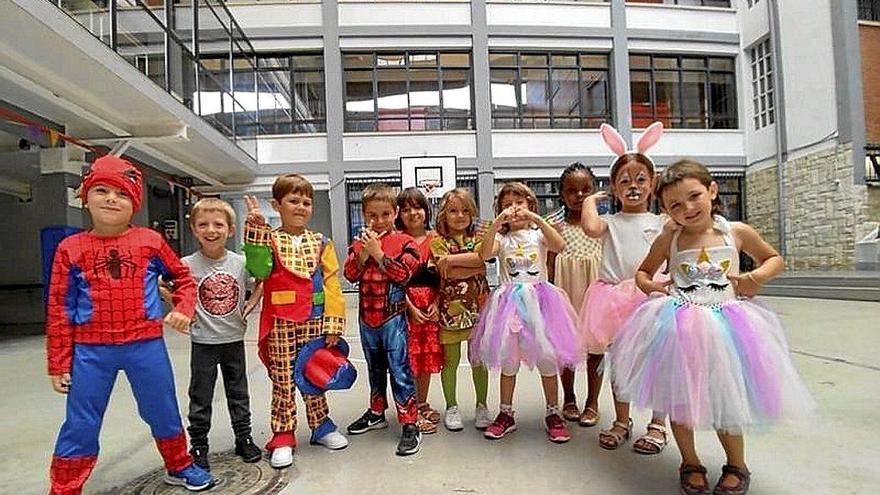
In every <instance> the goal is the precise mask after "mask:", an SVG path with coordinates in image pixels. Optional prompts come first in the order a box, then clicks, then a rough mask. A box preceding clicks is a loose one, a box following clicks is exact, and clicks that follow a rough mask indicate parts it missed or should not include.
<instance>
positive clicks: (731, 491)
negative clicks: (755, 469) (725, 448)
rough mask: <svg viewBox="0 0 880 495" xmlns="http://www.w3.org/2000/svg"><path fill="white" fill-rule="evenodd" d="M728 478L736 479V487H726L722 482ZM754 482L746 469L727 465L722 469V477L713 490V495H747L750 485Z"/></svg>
mask: <svg viewBox="0 0 880 495" xmlns="http://www.w3.org/2000/svg"><path fill="white" fill-rule="evenodd" d="M726 476H733V477H734V478H736V482H737V483H736V485H735V486H724V485H722V484H721V482H722V481H723V480H724V478H725V477H726ZM751 482H752V473H751V472H749V470H748V469H746V468H740V467H736V466H731V465H730V464H725V465H724V466H722V467H721V477H720V478H718V483H716V484H715V489H714V490H712V493H713V495H745V494H746V493H748V492H749V484H750V483H751Z"/></svg>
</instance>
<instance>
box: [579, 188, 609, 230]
mask: <svg viewBox="0 0 880 495" xmlns="http://www.w3.org/2000/svg"><path fill="white" fill-rule="evenodd" d="M607 197H608V193H607V192H605V191H599V192H597V193H596V194H591V195H589V196H587V197H586V198H585V199H584V205H583V209H582V210H581V228H583V229H584V232H585V233H586V234H587V235H588V236H590V237H592V238H593V239H598V238H600V237H602V236H604V235H605V233H606V232H608V222H606V221H605V220H603V219H602V217H601V216H600V215H599V208H597V207H596V202H597V201H599V200H601V199H605V198H607Z"/></svg>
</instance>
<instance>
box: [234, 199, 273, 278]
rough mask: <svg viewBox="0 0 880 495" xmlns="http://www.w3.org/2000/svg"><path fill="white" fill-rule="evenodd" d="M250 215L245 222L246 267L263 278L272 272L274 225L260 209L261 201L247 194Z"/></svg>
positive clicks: (252, 273) (246, 202)
mask: <svg viewBox="0 0 880 495" xmlns="http://www.w3.org/2000/svg"><path fill="white" fill-rule="evenodd" d="M244 202H245V204H246V205H247V209H248V215H247V220H245V223H244V246H243V247H242V249H243V251H244V258H245V267H246V268H247V271H248V272H250V274H251V275H253V276H254V278H256V279H259V280H263V279H266V278H268V277H269V275H270V274H271V273H272V268H273V263H274V260H273V259H272V238H271V235H272V227H270V226H269V224H268V223H266V217H264V216H263V212H262V210H261V209H260V203H259V201H257V199H256V198H255V197H253V196H245V197H244Z"/></svg>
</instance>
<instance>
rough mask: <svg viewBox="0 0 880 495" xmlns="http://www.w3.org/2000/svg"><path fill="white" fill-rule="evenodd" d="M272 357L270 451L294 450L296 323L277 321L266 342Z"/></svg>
mask: <svg viewBox="0 0 880 495" xmlns="http://www.w3.org/2000/svg"><path fill="white" fill-rule="evenodd" d="M266 346H267V349H268V354H269V379H270V380H271V381H272V402H271V406H270V421H269V423H270V424H269V426H270V427H271V429H272V433H273V437H272V438H271V439H270V440H269V443H268V444H267V445H266V448H267V449H268V450H270V451H271V450H274V449H276V448H280V447H295V446H296V438H295V437H294V434H293V432H294V431H295V430H296V397H295V396H294V387H293V363H294V360H295V359H296V324H295V323H293V322H290V321H286V320H281V319H278V318H275V319H274V321H273V323H272V329H271V330H270V331H269V336H268V337H267V339H266Z"/></svg>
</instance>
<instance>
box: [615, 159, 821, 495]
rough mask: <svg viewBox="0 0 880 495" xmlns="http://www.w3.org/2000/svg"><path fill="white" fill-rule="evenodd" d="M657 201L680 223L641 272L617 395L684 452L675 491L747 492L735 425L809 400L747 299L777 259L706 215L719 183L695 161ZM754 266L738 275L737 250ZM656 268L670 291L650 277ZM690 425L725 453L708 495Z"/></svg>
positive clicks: (775, 333)
mask: <svg viewBox="0 0 880 495" xmlns="http://www.w3.org/2000/svg"><path fill="white" fill-rule="evenodd" d="M657 195H658V197H659V198H660V200H661V203H662V205H663V207H664V209H665V210H666V212H668V213H669V215H670V216H671V217H672V219H673V220H674V221H675V222H676V223H677V224H678V225H679V226H680V228H679V229H676V230H668V231H664V232H663V233H662V234H661V235H660V236H659V237H658V238H657V240H656V241H654V244H653V245H652V246H651V250H650V252H649V253H648V256H647V257H646V258H645V260H644V262H642V265H641V267H639V272H638V274H637V275H636V283H637V284H638V286H639V288H640V289H641V290H642V291H643V292H645V293H646V294H653V295H657V296H660V297H652V298H649V299H648V300H647V301H646V302H645V303H644V304H642V305H641V306H640V307H639V309H638V311H637V312H636V313H635V314H634V315H633V317H632V318H631V319H630V320H629V322H628V323H627V324H626V326H625V328H624V329H623V330H622V331H621V333H620V334H619V335H618V336H617V339H616V340H615V343H614V346H612V348H611V350H610V352H609V359H610V361H611V370H612V382H613V383H614V386H615V389H616V390H617V393H618V395H619V396H620V397H621V398H624V399H626V400H630V401H632V402H634V403H635V404H636V406H638V407H645V408H652V409H654V410H662V411H666V412H667V413H668V414H669V417H670V420H671V423H672V433H673V435H674V437H675V441H676V443H677V444H678V448H679V450H680V451H681V455H682V464H681V467H680V469H679V479H680V487H681V493H684V494H687V495H693V494H709V493H714V494H716V495H733V494H744V493H746V492H747V491H748V488H749V481H750V473H749V470H748V468H747V467H746V463H745V452H744V444H743V436H742V435H743V434H742V432H743V429H744V428H745V427H749V426H754V425H763V424H767V423H773V422H777V421H780V420H787V419H795V418H799V417H803V416H805V415H807V414H808V413H809V412H810V411H811V410H812V409H813V401H812V399H811V397H810V394H809V392H808V391H807V389H806V387H805V386H804V384H803V383H802V382H801V379H800V378H799V376H798V373H797V371H796V370H795V368H794V366H793V364H792V362H791V359H790V357H789V351H788V344H787V343H786V340H785V336H784V334H783V331H782V327H781V325H780V323H779V320H778V319H777V317H776V315H775V314H773V313H772V312H771V311H770V310H768V309H766V308H765V307H763V306H760V305H758V304H756V303H754V302H753V301H751V300H750V299H748V298H751V297H752V296H754V295H755V294H757V293H758V291H759V290H760V288H761V286H762V285H763V284H765V283H767V282H768V281H770V280H772V279H773V278H774V277H776V276H777V275H779V273H780V272H781V271H782V269H783V267H784V264H783V260H782V257H781V256H779V254H778V253H777V252H776V251H775V250H774V249H773V247H771V246H770V245H769V244H767V242H765V241H764V240H763V239H762V238H761V236H760V235H759V234H758V233H757V232H756V231H755V230H754V229H753V228H752V227H750V226H748V225H746V224H743V223H739V222H733V223H729V222H728V221H727V220H725V219H724V218H723V217H720V216H713V214H714V213H716V211H717V205H718V185H717V184H716V183H715V182H713V181H712V177H711V176H710V175H709V171H708V170H706V168H705V167H704V166H702V165H700V164H699V163H696V162H692V161H687V160H684V161H680V162H677V163H675V164H674V165H672V166H670V167H669V168H668V169H666V170H665V171H664V172H663V173H662V174H661V175H660V178H659V180H658V184H657ZM740 251H745V252H746V253H747V254H748V255H749V256H751V257H752V258H753V259H754V260H755V261H756V262H757V263H758V265H759V267H758V268H756V269H754V270H752V271H750V272H748V273H745V274H741V273H739V252H740ZM664 262H666V263H667V264H668V266H669V272H670V274H671V276H672V282H673V284H672V286H671V287H668V286H667V285H664V284H661V283H658V282H656V281H654V280H652V277H653V275H654V273H655V272H656V271H657V270H658V269H659V268H660V266H661V265H662V264H663V263H664ZM694 429H713V430H715V431H716V432H717V435H718V439H719V440H720V441H721V445H722V447H723V448H724V451H725V453H726V455H727V464H726V465H725V466H724V467H723V468H722V475H721V477H720V478H719V479H718V482H717V484H716V485H715V488H714V490H711V489H710V488H709V484H708V480H707V479H706V468H704V467H703V466H702V465H701V463H700V459H699V457H698V456H697V453H696V450H695V448H694V433H693V431H694Z"/></svg>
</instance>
